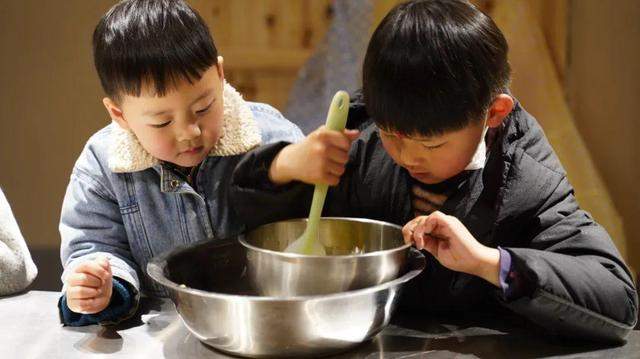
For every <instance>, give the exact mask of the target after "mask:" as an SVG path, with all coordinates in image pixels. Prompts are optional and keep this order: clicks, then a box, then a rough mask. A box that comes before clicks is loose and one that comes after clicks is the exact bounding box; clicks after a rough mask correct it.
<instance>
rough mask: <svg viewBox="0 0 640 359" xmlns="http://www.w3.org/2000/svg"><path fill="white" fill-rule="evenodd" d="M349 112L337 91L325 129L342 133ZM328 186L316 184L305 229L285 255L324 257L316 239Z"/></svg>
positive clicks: (346, 97)
mask: <svg viewBox="0 0 640 359" xmlns="http://www.w3.org/2000/svg"><path fill="white" fill-rule="evenodd" d="M348 112H349V94H348V93H346V92H345V91H338V92H336V94H335V95H334V96H333V100H331V105H330V106H329V113H328V114H327V123H326V124H325V127H326V128H327V129H329V130H333V131H342V130H344V126H345V125H346V124H347V114H348ZM327 189H328V186H327V185H326V184H318V185H316V187H315V189H314V190H313V200H312V201H311V209H310V210H309V220H308V221H307V228H306V229H305V230H304V233H302V236H300V238H298V239H296V240H295V241H294V242H293V243H291V244H290V245H289V246H288V247H287V248H286V249H285V250H284V251H285V252H287V253H298V254H306V255H326V252H325V250H324V246H323V245H322V243H320V239H319V238H318V228H319V225H320V215H321V214H322V207H324V200H325V198H326V197H327Z"/></svg>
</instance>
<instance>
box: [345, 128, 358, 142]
mask: <svg viewBox="0 0 640 359" xmlns="http://www.w3.org/2000/svg"><path fill="white" fill-rule="evenodd" d="M343 133H344V134H345V135H346V136H347V138H348V139H349V141H350V142H353V141H355V140H356V139H357V138H358V137H359V136H360V131H358V130H349V129H345V130H344V131H343Z"/></svg>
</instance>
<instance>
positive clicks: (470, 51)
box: [363, 0, 511, 137]
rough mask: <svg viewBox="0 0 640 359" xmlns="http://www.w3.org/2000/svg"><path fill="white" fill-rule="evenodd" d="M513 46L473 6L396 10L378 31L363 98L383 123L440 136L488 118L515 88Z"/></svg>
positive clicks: (441, 3) (434, 4)
mask: <svg viewBox="0 0 640 359" xmlns="http://www.w3.org/2000/svg"><path fill="white" fill-rule="evenodd" d="M507 51H508V45H507V42H506V40H505V38H504V36H503V35H502V33H501V32H500V30H499V29H498V27H497V26H496V25H495V23H494V22H493V20H491V18H490V17H488V16H486V15H485V14H483V13H482V12H481V11H479V10H478V9H476V8H475V7H474V6H473V5H471V4H470V3H468V2H466V1H460V0H458V1H456V0H423V1H410V2H407V3H404V4H400V5H398V6H396V7H395V8H394V9H393V10H392V11H391V12H390V13H389V14H387V16H386V17H385V18H384V19H383V20H382V22H381V23H380V25H379V26H378V28H377V29H376V30H375V32H374V33H373V36H372V38H371V41H370V42H369V47H368V49H367V53H366V56H365V60H364V66H363V95H364V101H365V104H366V107H367V111H368V113H369V115H370V116H371V117H373V119H374V120H375V122H376V124H377V125H378V126H379V127H380V128H382V129H386V130H392V131H396V132H400V133H402V134H405V135H420V136H427V137H429V136H436V135H441V134H443V133H445V132H449V131H455V130H459V129H461V128H464V127H465V126H467V125H468V124H469V123H471V122H472V121H476V120H481V119H483V118H484V117H483V116H484V114H485V112H486V110H487V109H488V107H489V106H490V105H491V103H492V102H493V99H494V97H495V96H496V95H498V94H499V93H501V92H506V91H508V86H509V79H510V72H511V70H510V67H509V63H508V62H507Z"/></svg>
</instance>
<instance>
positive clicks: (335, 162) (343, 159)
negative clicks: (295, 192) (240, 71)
mask: <svg viewBox="0 0 640 359" xmlns="http://www.w3.org/2000/svg"><path fill="white" fill-rule="evenodd" d="M359 134H360V132H359V131H357V130H344V131H343V132H338V131H331V130H327V129H326V128H325V127H324V126H322V127H320V128H318V129H317V130H315V131H314V132H312V133H310V134H309V136H307V137H306V138H305V139H304V140H303V141H301V142H298V143H294V144H291V145H289V146H287V147H285V148H283V149H282V150H281V151H280V153H278V155H277V156H276V158H275V159H274V160H273V162H272V163H271V167H270V168H269V179H270V180H271V182H273V183H275V184H278V185H281V184H286V183H289V182H291V181H294V180H297V181H302V182H305V183H309V184H327V185H332V186H335V185H337V184H338V182H340V176H342V174H343V173H344V167H345V165H346V163H347V161H348V160H349V148H351V142H353V141H354V140H355V139H356V138H358V135H359Z"/></svg>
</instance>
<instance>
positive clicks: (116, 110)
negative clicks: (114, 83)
mask: <svg viewBox="0 0 640 359" xmlns="http://www.w3.org/2000/svg"><path fill="white" fill-rule="evenodd" d="M102 104H103V105H104V107H105V108H106V109H107V112H109V116H111V119H112V120H113V121H114V122H116V123H117V124H118V125H120V127H122V128H124V129H125V130H128V129H129V124H128V123H127V121H126V120H125V119H124V117H123V116H122V110H121V109H120V107H119V106H118V105H117V104H116V103H115V101H113V100H112V99H110V98H108V97H105V98H103V99H102Z"/></svg>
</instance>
